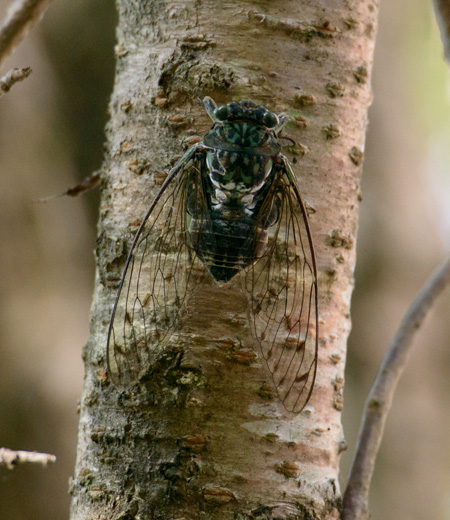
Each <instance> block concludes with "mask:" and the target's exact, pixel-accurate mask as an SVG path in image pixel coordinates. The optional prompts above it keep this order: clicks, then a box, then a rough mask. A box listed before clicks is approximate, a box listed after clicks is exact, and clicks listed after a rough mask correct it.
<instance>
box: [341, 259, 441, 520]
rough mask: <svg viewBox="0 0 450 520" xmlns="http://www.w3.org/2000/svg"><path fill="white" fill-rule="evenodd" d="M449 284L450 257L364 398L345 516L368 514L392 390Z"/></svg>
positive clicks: (356, 518)
mask: <svg viewBox="0 0 450 520" xmlns="http://www.w3.org/2000/svg"><path fill="white" fill-rule="evenodd" d="M449 284H450V258H449V259H448V260H447V261H446V262H445V263H444V264H443V265H442V266H441V267H440V268H439V269H437V271H436V272H435V273H434V274H433V276H432V277H431V278H430V280H429V281H428V282H427V284H426V285H425V287H424V288H423V289H422V291H421V292H420V293H419V295H418V296H417V298H416V299H415V301H414V302H413V304H412V305H411V307H410V308H409V309H408V312H407V313H406V315H405V316H404V318H403V320H402V323H401V325H400V328H399V329H398V331H397V334H396V335H395V338H394V340H393V341H392V343H391V346H390V347H389V350H388V351H387V353H386V355H385V357H384V359H383V362H382V364H381V367H380V370H379V372H378V375H377V378H376V380H375V383H374V384H373V386H372V389H371V391H370V394H369V397H368V398H367V401H366V405H365V410H364V416H363V420H362V425H361V430H360V434H359V440H358V445H357V448H356V454H355V458H354V460H353V465H352V468H351V471H350V476H349V479H348V483H347V489H346V490H345V494H344V519H345V520H365V519H368V518H369V510H368V500H369V488H370V482H371V480H372V474H373V469H374V465H375V459H376V456H377V454H378V449H379V447H380V443H381V439H382V437H383V432H384V425H385V422H386V417H387V415H388V413H389V410H390V408H391V404H392V399H393V397H394V392H395V389H396V386H397V383H398V380H399V379H400V376H401V374H402V372H403V369H404V367H405V364H406V361H407V359H408V354H409V352H410V350H411V344H412V340H413V338H414V336H415V334H416V332H417V330H418V329H419V327H420V325H421V323H422V321H423V319H424V318H425V316H426V315H427V313H428V311H429V310H430V308H431V306H432V305H433V303H434V301H435V300H436V298H437V297H438V296H439V295H440V294H441V292H442V291H443V290H444V289H445V288H446V287H447V285H449Z"/></svg>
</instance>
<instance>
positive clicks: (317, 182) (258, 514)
mask: <svg viewBox="0 0 450 520" xmlns="http://www.w3.org/2000/svg"><path fill="white" fill-rule="evenodd" d="M118 8H119V14H120V19H119V29H118V44H117V47H116V53H117V75H116V82H115V88H114V92H113V95H112V100H111V105H110V110H111V121H110V123H109V125H108V128H107V151H106V157H105V163H104V172H105V182H104V185H103V198H102V204H101V214H100V224H99V239H98V249H97V258H98V273H97V286H96V291H95V295H94V303H93V308H92V325H91V337H90V340H89V343H88V346H87V347H86V350H85V362H86V381H85V389H84V394H83V398H82V405H81V418H80V433H79V448H78V460H77V466H76V472H75V477H74V480H73V483H72V488H71V491H72V493H73V496H74V498H73V507H72V520H75V519H77V520H81V519H91V518H105V519H106V518H108V519H111V518H122V519H125V518H127V519H131V518H151V519H168V518H171V519H172V518H173V519H181V518H183V519H185V520H187V519H199V518H204V519H217V520H219V519H231V518H238V519H242V520H243V519H251V518H279V519H281V518H283V519H296V518H314V519H319V518H321V519H325V518H327V519H331V518H337V517H338V516H339V504H340V491H339V484H338V480H337V479H338V462H339V453H340V451H341V450H342V449H343V448H344V446H345V442H344V439H343V433H342V428H341V422H340V411H341V410H342V386H343V373H344V361H345V345H346V340H347V336H348V333H349V329H350V319H349V312H350V296H351V290H352V283H353V269H354V263H355V235H356V230H357V211H358V204H359V199H360V188H359V186H360V184H359V182H360V173H361V163H362V157H363V149H364V133H365V129H366V123H367V109H368V106H369V104H370V100H371V93H370V87H369V78H370V71H371V68H372V55H373V45H374V37H375V24H376V18H375V17H376V11H377V9H376V6H375V5H374V4H373V3H372V2H366V1H363V2H356V1H342V2H340V3H339V4H336V3H335V2H325V1H323V2H318V3H315V4H314V5H311V4H309V3H308V2H302V1H300V2H295V3H292V2H287V1H281V2H270V3H265V2H264V3H258V4H254V3H252V2H227V3H223V2H222V3H218V2H212V1H207V2H203V3H201V4H197V3H182V2H173V3H170V4H166V3H164V2H151V3H150V2H136V1H118ZM205 95H209V96H211V97H213V98H214V99H215V100H216V101H217V102H218V103H222V102H227V101H230V100H232V99H250V100H252V101H255V102H257V103H261V104H265V105H266V106H267V107H268V108H269V109H271V110H273V111H275V112H278V113H279V112H285V111H287V112H290V113H295V114H296V116H297V117H296V119H295V124H294V125H291V126H290V127H289V128H288V130H287V133H288V135H289V136H290V137H291V138H293V139H295V141H296V142H297V143H298V144H296V145H295V146H292V145H289V142H287V145H288V146H287V147H286V148H285V149H284V151H283V152H284V153H285V154H286V155H287V156H288V157H289V158H290V159H291V160H292V161H293V162H294V163H295V170H296V174H297V179H298V183H299V186H300V189H301V192H302V194H303V197H304V199H305V201H306V203H307V204H308V205H309V206H311V207H313V208H314V210H315V212H314V213H313V214H312V215H311V217H310V225H311V229H312V235H313V238H314V243H315V248H316V256H317V262H318V271H319V272H318V276H319V300H320V327H321V332H320V345H319V367H318V375H317V381H316V386H315V390H314V393H313V396H312V398H311V400H310V402H309V404H308V406H307V408H306V409H305V410H304V411H303V412H302V413H301V414H299V415H297V416H292V415H289V414H287V413H286V412H285V411H284V410H283V408H282V406H281V405H280V404H279V403H278V401H277V400H276V398H275V397H274V396H273V393H272V392H271V388H270V385H269V384H268V383H267V375H266V372H265V370H264V369H263V367H262V365H261V363H260V362H259V361H258V358H257V357H255V355H254V353H253V349H252V340H251V337H250V335H249V333H248V324H247V311H246V306H247V303H246V300H245V299H244V298H243V297H242V296H241V295H240V293H239V292H238V291H237V288H236V287H235V286H234V285H233V283H231V284H229V285H226V286H224V287H222V288H219V287H216V286H215V285H214V283H212V282H211V283H210V284H206V285H205V287H203V288H202V290H200V291H199V292H198V293H196V296H195V297H194V298H193V300H192V302H191V304H190V307H189V316H188V318H187V320H185V322H184V323H183V325H182V327H181V328H180V330H179V331H178V333H177V334H176V335H174V337H173V338H172V340H171V342H170V345H169V347H167V351H166V355H165V356H164V357H162V358H161V360H160V361H159V366H158V369H157V370H156V371H155V372H154V374H153V379H152V382H151V383H150V384H149V385H147V387H146V389H145V390H144V389H143V388H142V389H140V390H139V391H135V392H133V393H130V392H119V391H118V390H117V389H116V388H115V387H114V386H113V385H112V384H111V382H110V381H109V379H108V374H107V372H106V361H105V348H106V334H107V325H108V321H109V317H110V314H111V309H112V305H113V301H114V298H115V294H116V291H117V287H118V280H119V277H120V273H121V270H122V269H123V266H124V262H125V259H126V252H127V247H128V245H129V243H130V240H131V238H132V233H133V231H135V229H136V224H137V223H138V221H139V219H141V218H142V217H143V215H144V214H145V210H146V207H147V206H148V204H149V202H150V201H151V199H152V197H153V196H154V194H155V193H156V190H157V189H158V186H159V185H160V183H161V179H162V178H163V177H164V175H163V174H162V172H165V171H167V170H168V169H169V168H170V164H172V163H173V161H174V158H175V156H177V155H179V154H180V153H181V152H182V151H183V147H186V146H187V145H189V143H192V142H195V140H196V138H197V136H202V135H203V134H204V133H205V131H206V129H207V128H208V127H209V124H210V121H209V119H208V117H207V115H206V114H205V112H204V109H203V107H202V106H201V104H200V103H198V101H197V100H196V97H197V96H199V97H201V98H202V97H203V96H205ZM237 338H239V339H240V340H241V343H242V344H240V343H239V342H238V341H237Z"/></svg>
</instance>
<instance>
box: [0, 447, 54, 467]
mask: <svg viewBox="0 0 450 520" xmlns="http://www.w3.org/2000/svg"><path fill="white" fill-rule="evenodd" d="M49 462H56V457H55V455H50V454H49V453H38V452H36V451H14V450H9V449H8V448H0V466H6V467H7V468H8V469H14V466H17V465H18V464H25V463H32V464H42V465H43V466H47V464H48V463H49Z"/></svg>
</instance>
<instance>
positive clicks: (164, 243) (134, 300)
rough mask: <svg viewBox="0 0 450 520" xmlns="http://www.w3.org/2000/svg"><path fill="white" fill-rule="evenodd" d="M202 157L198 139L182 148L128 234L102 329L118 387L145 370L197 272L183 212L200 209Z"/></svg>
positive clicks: (194, 282) (171, 328)
mask: <svg viewBox="0 0 450 520" xmlns="http://www.w3.org/2000/svg"><path fill="white" fill-rule="evenodd" d="M203 162H204V161H203V160H202V151H201V149H199V145H196V146H194V147H192V148H190V149H189V150H188V151H187V152H186V154H185V155H184V156H183V157H182V158H181V159H180V161H179V162H178V163H177V164H176V165H175V167H174V168H173V169H172V171H171V172H170V173H169V176H168V177H167V178H166V180H165V182H164V184H163V185H162V187H161V189H160V191H159V193H158V194H157V196H156V197H155V199H154V201H153V202H152V204H151V206H150V208H149V210H148V212H147V214H146V215H145V217H144V219H143V221H142V223H141V225H140V227H139V229H138V231H137V233H136V236H135V238H134V240H133V243H132V246H131V250H130V253H129V256H128V259H127V261H126V265H125V269H124V272H123V275H122V279H121V283H120V287H119V291H118V294H117V298H116V301H115V304H114V309H113V313H112V317H111V322H110V325H109V331H108V345H107V360H108V372H109V374H110V376H111V378H112V380H113V381H114V383H115V384H116V385H118V386H120V387H129V386H131V385H133V384H135V383H136V382H137V381H138V380H139V379H140V377H142V376H143V375H144V374H146V373H147V372H148V369H149V367H150V366H151V364H152V362H153V361H154V360H155V359H156V356H157V355H158V353H160V352H161V350H162V347H163V345H164V342H167V341H168V339H169V338H170V336H171V334H172V332H173V331H174V329H175V327H176V325H177V323H178V321H179V319H180V317H181V314H182V312H183V309H184V307H185V305H186V301H187V299H188V297H189V295H190V294H191V293H192V291H193V290H194V288H195V286H196V285H197V284H198V283H199V279H198V278H199V276H200V277H201V276H202V275H201V272H200V273H199V272H198V271H197V267H198V268H199V269H201V270H202V269H203V268H202V266H201V263H200V262H199V260H198V259H197V257H196V254H195V250H194V248H193V247H192V245H191V244H190V242H189V237H188V218H189V216H188V212H190V213H191V214H195V216H196V218H198V219H201V218H202V215H203V212H204V203H205V200H204V196H203V188H202V181H201V168H202V164H203ZM203 271H204V270H203Z"/></svg>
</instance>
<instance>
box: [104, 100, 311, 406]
mask: <svg viewBox="0 0 450 520" xmlns="http://www.w3.org/2000/svg"><path fill="white" fill-rule="evenodd" d="M203 105H204V107H205V109H206V112H207V113H208V115H209V116H210V118H211V119H212V121H213V125H212V127H211V128H210V130H209V131H208V132H207V134H206V135H205V136H204V137H203V139H202V140H201V141H200V142H198V143H197V144H195V145H194V146H192V147H191V148H189V149H188V150H187V152H186V153H185V154H184V155H183V156H182V158H181V159H180V160H179V161H178V162H177V163H176V165H175V166H174V167H173V169H172V170H171V171H170V173H169V174H168V176H167V177H166V179H165V181H164V183H163V185H162V187H161V189H160V190H159V192H158V194H157V195H156V197H155V199H154V200H153V202H152V203H151V205H150V207H149V209H148V211H147V214H146V215H145V217H144V218H143V220H142V223H141V224H140V227H139V229H138V231H137V233H136V235H135V237H134V240H133V242H132V245H131V248H130V253H129V256H128V259H127V261H126V265H125V269H124V271H123V275H122V278H121V282H120V287H119V290H118V294H117V298H116V301H115V304H114V309H113V312H112V316H111V322H110V325H109V331H108V347H107V349H108V354H107V359H108V369H109V374H110V376H111V378H112V380H113V381H114V382H115V383H116V385H118V386H119V387H122V388H123V387H130V386H132V385H134V384H136V383H137V382H138V381H139V380H140V379H141V378H142V377H143V376H144V375H145V374H147V373H148V370H149V367H150V366H151V365H152V363H153V362H154V361H155V359H156V358H157V356H158V354H160V353H161V352H162V351H164V348H165V346H166V345H167V344H168V342H169V339H170V337H171V335H172V333H173V332H174V331H175V329H176V328H177V326H179V324H180V322H181V318H182V316H183V313H184V312H185V311H186V309H187V304H188V300H189V297H190V296H191V295H192V294H193V293H194V292H195V290H196V289H197V288H198V287H199V285H201V283H202V280H203V281H204V277H211V278H212V279H213V280H214V281H215V283H216V285H217V290H219V291H220V288H221V287H222V286H223V285H224V284H228V283H234V280H236V279H239V282H240V283H239V284H238V285H239V287H241V289H242V290H244V292H246V294H247V295H248V301H249V304H248V305H249V316H250V324H251V329H252V331H253V336H254V338H255V343H256V344H257V350H259V353H260V356H261V358H262V360H263V363H264V364H265V366H266V367H267V369H268V372H269V373H270V377H271V379H272V381H273V385H274V386H275V388H276V391H277V394H278V397H279V399H280V400H281V402H282V403H283V405H284V407H285V408H286V409H287V410H289V411H292V412H300V411H301V410H302V409H303V408H304V407H305V405H306V403H307V402H308V400H309V398H310V396H311V392H312V389H313V385H314V380H315V376H316V369H317V347H318V306H317V305H318V304H317V298H318V297H317V273H316V263H315V257H314V249H313V244H312V239H311V232H310V228H309V224H308V216H307V211H306V207H305V204H304V202H303V201H302V198H301V196H300V191H299V189H298V186H297V183H296V180H295V177H294V174H293V170H292V167H291V165H290V163H289V161H288V160H287V158H286V157H285V156H284V155H282V154H281V145H280V138H281V136H280V132H281V130H282V128H283V127H284V125H285V124H286V122H287V121H288V116H287V115H286V114H280V115H277V114H275V113H273V112H270V111H269V110H267V109H266V108H265V107H263V106H259V105H256V104H255V103H253V102H251V101H238V102H231V103H228V104H225V105H221V106H217V105H216V103H215V102H214V101H213V100H212V99H211V98H209V97H205V98H204V100H203Z"/></svg>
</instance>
